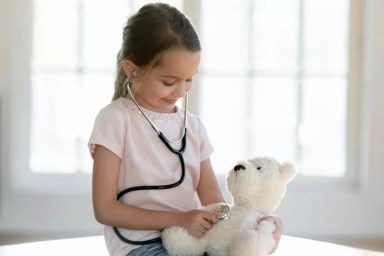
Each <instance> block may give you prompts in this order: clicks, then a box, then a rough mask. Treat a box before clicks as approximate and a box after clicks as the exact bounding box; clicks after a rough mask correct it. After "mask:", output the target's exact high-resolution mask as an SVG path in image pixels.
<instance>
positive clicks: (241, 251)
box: [229, 221, 275, 256]
mask: <svg viewBox="0 0 384 256" xmlns="http://www.w3.org/2000/svg"><path fill="white" fill-rule="evenodd" d="M274 230H275V225H274V224H273V223H272V222H267V221H264V222H263V221H262V222H261V223H260V224H259V226H258V228H257V230H247V231H245V232H243V233H242V234H240V235H239V236H237V237H236V238H235V239H234V240H233V241H232V243H231V245H230V247H229V256H267V255H269V253H270V252H271V251H272V249H273V247H274V245H275V240H274V239H273V234H272V233H273V231H274Z"/></svg>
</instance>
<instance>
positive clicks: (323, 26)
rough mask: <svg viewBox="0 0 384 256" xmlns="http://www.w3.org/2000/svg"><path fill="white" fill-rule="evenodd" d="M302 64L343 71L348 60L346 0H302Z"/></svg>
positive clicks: (307, 67) (311, 67)
mask: <svg viewBox="0 0 384 256" xmlns="http://www.w3.org/2000/svg"><path fill="white" fill-rule="evenodd" d="M304 6H305V9H304V11H305V15H304V16H305V17H304V49H303V52H304V68H305V69H306V70H307V71H312V72H313V71H315V72H337V73H341V75H344V74H345V73H346V72H347V63H348V35H349V34H348V32H349V29H348V24H349V23H348V22H349V1H348V0H337V1H318V0H306V1H305V5H304Z"/></svg>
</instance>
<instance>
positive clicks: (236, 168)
mask: <svg viewBox="0 0 384 256" xmlns="http://www.w3.org/2000/svg"><path fill="white" fill-rule="evenodd" d="M233 170H234V171H235V172H238V171H240V170H245V167H244V165H242V164H238V165H235V167H233Z"/></svg>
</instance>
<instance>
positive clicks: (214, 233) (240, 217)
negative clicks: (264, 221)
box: [205, 212, 259, 256]
mask: <svg viewBox="0 0 384 256" xmlns="http://www.w3.org/2000/svg"><path fill="white" fill-rule="evenodd" d="M258 217H259V216H257V215H254V214H252V215H250V214H246V213H244V212H232V213H231V215H230V218H229V219H227V220H222V221H220V222H219V223H217V224H216V225H214V226H213V227H212V229H211V230H209V231H208V232H207V233H206V234H205V236H206V238H207V239H208V248H207V251H208V252H209V255H212V256H216V255H217V256H225V255H228V248H229V247H230V246H231V241H232V240H233V239H234V238H235V237H237V236H239V234H241V233H242V232H243V231H244V230H246V229H250V228H254V227H256V223H257V218H258Z"/></svg>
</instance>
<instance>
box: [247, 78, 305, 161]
mask: <svg viewBox="0 0 384 256" xmlns="http://www.w3.org/2000/svg"><path fill="white" fill-rule="evenodd" d="M252 88H253V89H252V94H251V99H250V101H251V106H252V110H253V113H252V116H250V118H249V120H251V125H252V133H251V137H250V138H249V140H248V141H249V142H250V143H251V144H252V151H251V154H252V155H270V156H274V157H276V158H278V159H282V160H287V159H295V158H296V124H297V119H298V118H297V90H298V88H297V81H296V79H295V78H290V77H273V76H272V77H257V78H255V81H254V83H253V87H252Z"/></svg>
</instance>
